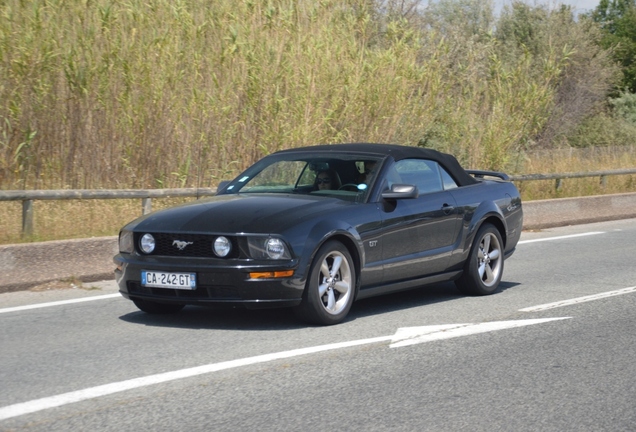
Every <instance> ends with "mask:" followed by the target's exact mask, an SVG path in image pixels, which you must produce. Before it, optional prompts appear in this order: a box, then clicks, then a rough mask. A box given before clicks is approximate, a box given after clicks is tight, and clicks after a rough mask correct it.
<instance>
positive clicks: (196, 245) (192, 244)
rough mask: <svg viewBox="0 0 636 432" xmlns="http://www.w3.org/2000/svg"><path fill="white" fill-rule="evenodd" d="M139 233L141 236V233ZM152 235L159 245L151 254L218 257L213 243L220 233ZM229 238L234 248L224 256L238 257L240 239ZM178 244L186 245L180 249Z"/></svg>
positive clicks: (137, 242)
mask: <svg viewBox="0 0 636 432" xmlns="http://www.w3.org/2000/svg"><path fill="white" fill-rule="evenodd" d="M137 235H138V236H139V235H140V234H137ZM152 235H153V236H154V238H155V241H156V244H157V245H156V247H155V250H154V251H153V252H152V253H151V254H150V255H161V256H174V257H202V258H217V256H216V255H215V254H214V250H213V245H214V241H215V240H216V239H217V237H218V235H209V234H166V233H152ZM228 238H229V239H230V241H231V242H232V250H231V251H230V254H229V255H228V256H226V257H224V258H238V257H239V247H238V241H237V240H236V238H233V237H228ZM136 244H139V239H137V241H136ZM178 245H185V246H184V247H183V248H181V249H179V247H178Z"/></svg>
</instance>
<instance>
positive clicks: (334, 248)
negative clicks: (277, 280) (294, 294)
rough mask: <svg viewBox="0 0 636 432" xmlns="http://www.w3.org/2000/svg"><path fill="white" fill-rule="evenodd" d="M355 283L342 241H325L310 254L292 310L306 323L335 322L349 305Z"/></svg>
mask: <svg viewBox="0 0 636 432" xmlns="http://www.w3.org/2000/svg"><path fill="white" fill-rule="evenodd" d="M355 287H356V274H355V268H354V265H353V259H352V258H351V254H350V253H349V251H348V250H347V248H346V247H345V246H344V245H343V244H342V243H340V242H337V241H329V242H327V243H325V244H324V245H323V246H322V247H321V248H320V249H319V250H318V253H317V254H316V257H315V258H314V261H313V263H312V265H311V269H310V271H309V278H308V279H307V284H306V286H305V291H304V293H303V299H302V302H301V304H300V305H299V306H297V307H296V308H295V309H294V313H295V314H296V316H298V317H299V318H300V319H302V320H304V321H307V322H310V323H314V324H321V325H332V324H338V323H340V322H342V321H343V320H344V319H345V317H346V316H347V314H348V313H349V310H350V309H351V304H352V303H353V297H354V294H355Z"/></svg>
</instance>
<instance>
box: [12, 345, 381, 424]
mask: <svg viewBox="0 0 636 432" xmlns="http://www.w3.org/2000/svg"><path fill="white" fill-rule="evenodd" d="M392 339H393V336H381V337H376V338H371V339H361V340H357V341H349V342H339V343H333V344H328V345H320V346H315V347H309V348H300V349H295V350H291V351H283V352H279V353H273V354H264V355H259V356H255V357H247V358H244V359H238V360H230V361H225V362H221V363H213V364H208V365H204V366H196V367H192V368H187V369H181V370H176V371H172V372H165V373H160V374H157V375H150V376H145V377H141V378H134V379H130V380H126V381H120V382H116V383H111V384H105V385H101V386H97V387H91V388H87V389H84V390H79V391H73V392H69V393H63V394H60V395H57V396H50V397H45V398H42V399H36V400H33V401H29V402H23V403H18V404H14V405H9V406H5V407H2V408H0V421H1V420H6V419H9V418H12V417H17V416H21V415H25V414H31V413H34V412H37V411H42V410H45V409H49V408H55V407H59V406H62V405H67V404H71V403H75V402H81V401H84V400H87V399H93V398H97V397H100V396H106V395H111V394H113V393H119V392H122V391H126V390H132V389H136V388H139V387H145V386H149V385H153V384H159V383H164V382H168V381H174V380H178V379H183V378H191V377H194V376H197V375H203V374H208V373H211V372H218V371H222V370H226V369H232V368H237V367H241V366H248V365H253V364H257V363H265V362H270V361H273V360H280V359H286V358H290V357H296V356H301V355H306V354H314V353H318V352H322V351H329V350H335V349H341V348H347V347H353V346H357V345H365V344H371V343H377V342H385V341H390V340H392Z"/></svg>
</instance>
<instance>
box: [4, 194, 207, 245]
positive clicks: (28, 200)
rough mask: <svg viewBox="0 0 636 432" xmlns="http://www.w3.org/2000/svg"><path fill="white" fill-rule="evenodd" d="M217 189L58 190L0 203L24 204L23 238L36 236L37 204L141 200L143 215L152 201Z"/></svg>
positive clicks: (6, 197) (6, 198)
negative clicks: (35, 205)
mask: <svg viewBox="0 0 636 432" xmlns="http://www.w3.org/2000/svg"><path fill="white" fill-rule="evenodd" d="M214 194H216V188H186V189H76V190H71V189H68V190H67V189H58V190H10V191H0V201H22V236H23V237H29V236H31V235H32V234H33V201H44V200H76V199H79V200H81V199H135V198H136V199H141V213H142V214H147V213H150V212H151V211H152V198H168V197H170V198H173V197H194V198H199V197H206V196H213V195H214Z"/></svg>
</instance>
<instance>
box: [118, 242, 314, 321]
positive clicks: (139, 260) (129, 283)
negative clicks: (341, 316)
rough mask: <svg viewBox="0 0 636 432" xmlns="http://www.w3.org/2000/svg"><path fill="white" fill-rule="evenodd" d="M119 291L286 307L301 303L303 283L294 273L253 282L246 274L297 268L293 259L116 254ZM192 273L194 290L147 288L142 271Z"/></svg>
mask: <svg viewBox="0 0 636 432" xmlns="http://www.w3.org/2000/svg"><path fill="white" fill-rule="evenodd" d="M113 261H114V263H115V265H116V267H117V268H116V270H115V279H116V280H117V283H118V285H119V292H120V293H121V295H122V296H124V297H125V298H127V299H130V300H133V299H143V300H147V301H153V302H159V303H177V304H184V305H199V306H244V307H247V308H268V307H288V306H296V305H298V304H300V302H301V298H302V294H303V290H304V287H305V282H304V280H303V278H302V276H299V275H298V274H297V273H298V272H297V271H296V272H295V273H294V275H293V276H291V277H285V278H271V279H263V278H258V279H252V278H250V275H249V273H250V272H255V271H258V272H264V271H281V270H292V269H293V270H296V268H295V267H296V266H297V262H296V261H295V260H290V261H285V262H282V263H281V262H277V263H276V264H275V265H272V264H271V263H263V262H260V263H254V262H252V263H249V265H245V262H238V261H239V260H227V261H226V260H216V259H208V258H188V259H184V258H174V257H153V258H149V257H139V256H136V255H128V254H119V255H116V256H115V258H114V259H113ZM142 270H155V271H165V272H193V273H196V274H197V288H196V289H195V290H183V289H172V288H154V287H145V286H142V284H141V271H142Z"/></svg>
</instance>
